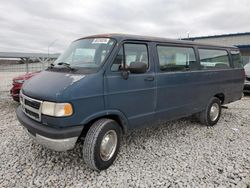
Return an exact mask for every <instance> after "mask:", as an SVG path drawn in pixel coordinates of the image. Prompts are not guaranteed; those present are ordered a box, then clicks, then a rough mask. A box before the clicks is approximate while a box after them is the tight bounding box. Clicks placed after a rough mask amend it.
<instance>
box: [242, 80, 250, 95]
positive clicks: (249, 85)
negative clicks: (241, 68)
mask: <svg viewBox="0 0 250 188" xmlns="http://www.w3.org/2000/svg"><path fill="white" fill-rule="evenodd" d="M243 92H244V93H250V81H245V83H244V89H243Z"/></svg>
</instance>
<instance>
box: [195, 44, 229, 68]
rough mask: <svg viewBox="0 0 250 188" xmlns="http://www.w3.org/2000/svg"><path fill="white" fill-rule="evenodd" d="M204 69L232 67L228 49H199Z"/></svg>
mask: <svg viewBox="0 0 250 188" xmlns="http://www.w3.org/2000/svg"><path fill="white" fill-rule="evenodd" d="M199 54H200V62H201V68H202V69H228V68H230V64H229V58H228V53H227V51H226V50H212V49H199Z"/></svg>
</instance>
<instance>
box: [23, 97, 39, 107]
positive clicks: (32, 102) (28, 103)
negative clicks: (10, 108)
mask: <svg viewBox="0 0 250 188" xmlns="http://www.w3.org/2000/svg"><path fill="white" fill-rule="evenodd" d="M24 103H25V105H28V106H30V107H32V108H35V109H39V108H40V105H41V103H40V102H36V101H30V100H27V99H24Z"/></svg>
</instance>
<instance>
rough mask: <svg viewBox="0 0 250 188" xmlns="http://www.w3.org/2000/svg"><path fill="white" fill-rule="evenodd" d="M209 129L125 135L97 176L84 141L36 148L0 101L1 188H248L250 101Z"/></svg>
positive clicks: (187, 124)
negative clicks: (68, 146) (84, 153)
mask: <svg viewBox="0 0 250 188" xmlns="http://www.w3.org/2000/svg"><path fill="white" fill-rule="evenodd" d="M227 106H228V107H229V108H228V109H223V112H222V117H221V120H220V121H219V123H218V124H217V125H216V126H214V127H211V128H207V127H205V126H202V125H200V124H199V123H195V122H192V121H191V120H190V119H188V118H186V119H181V120H178V121H172V122H169V123H166V124H162V125H161V126H159V127H157V128H156V127H155V128H148V129H143V130H137V131H133V132H131V133H129V134H128V135H127V136H124V139H123V143H122V148H121V151H120V153H119V155H118V158H117V160H116V161H115V163H114V164H113V166H111V167H110V168H109V169H108V170H105V171H102V172H100V173H97V172H94V171H92V170H90V169H88V167H87V166H86V165H85V163H84V161H83V159H82V143H81V142H79V143H78V144H77V146H76V148H75V149H74V150H72V151H68V152H54V151H50V150H47V149H45V148H42V147H41V146H39V145H37V144H35V143H34V142H33V141H32V140H31V139H30V138H29V137H28V136H27V135H26V134H25V132H24V131H23V128H22V127H21V126H20V125H19V123H18V121H17V120H16V116H15V108H16V107H17V103H15V102H13V101H12V100H11V99H1V100H0V187H184V186H185V187H230V186H231V187H249V186H250V97H249V96H248V97H244V98H243V99H242V100H241V101H238V102H235V103H232V104H230V105H227Z"/></svg>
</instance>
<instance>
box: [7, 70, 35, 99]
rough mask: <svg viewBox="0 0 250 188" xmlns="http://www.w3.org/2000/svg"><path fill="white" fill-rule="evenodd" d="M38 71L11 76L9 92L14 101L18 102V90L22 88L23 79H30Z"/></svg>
mask: <svg viewBox="0 0 250 188" xmlns="http://www.w3.org/2000/svg"><path fill="white" fill-rule="evenodd" d="M38 73H39V72H31V73H27V74H24V75H21V76H18V77H15V78H13V80H12V85H13V86H12V88H11V90H10V94H11V96H12V98H13V99H14V100H15V101H17V102H19V92H20V89H21V88H22V85H23V83H24V81H25V80H28V79H30V78H31V77H32V76H35V75H36V74H38Z"/></svg>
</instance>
